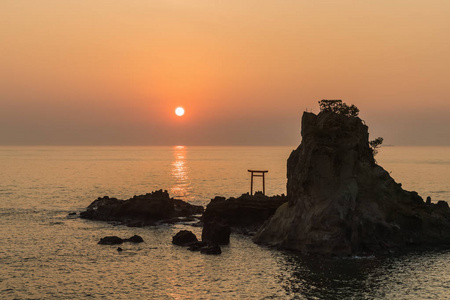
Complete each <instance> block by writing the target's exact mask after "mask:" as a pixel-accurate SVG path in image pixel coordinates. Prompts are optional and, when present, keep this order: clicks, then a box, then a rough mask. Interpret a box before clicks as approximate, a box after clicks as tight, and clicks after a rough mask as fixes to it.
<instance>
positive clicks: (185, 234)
mask: <svg viewBox="0 0 450 300" xmlns="http://www.w3.org/2000/svg"><path fill="white" fill-rule="evenodd" d="M194 242H198V239H197V236H196V235H195V234H194V233H193V232H192V231H189V230H181V231H179V232H178V233H177V234H175V235H174V236H173V237H172V244H174V245H178V246H185V245H187V244H192V243H194Z"/></svg>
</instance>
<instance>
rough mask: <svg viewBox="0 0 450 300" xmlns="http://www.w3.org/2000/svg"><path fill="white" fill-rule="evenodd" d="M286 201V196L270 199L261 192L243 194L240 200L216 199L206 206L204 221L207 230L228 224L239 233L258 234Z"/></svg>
mask: <svg viewBox="0 0 450 300" xmlns="http://www.w3.org/2000/svg"><path fill="white" fill-rule="evenodd" d="M286 201H287V198H286V196H284V195H281V196H272V197H268V196H265V195H263V194H262V193H260V192H257V193H256V194H255V195H249V194H243V195H242V196H240V197H238V198H233V197H231V198H229V199H226V198H224V197H215V198H214V199H212V200H211V202H210V203H209V204H208V205H207V206H206V210H205V212H204V213H203V217H202V220H203V223H204V226H205V227H206V228H208V227H210V226H214V223H221V224H228V225H229V226H231V227H232V228H233V229H235V231H238V232H241V231H242V232H252V231H254V232H256V230H257V229H258V228H259V227H260V226H261V225H262V224H263V223H264V221H266V220H267V219H268V218H270V216H272V215H273V214H274V213H275V211H276V210H277V208H278V207H279V206H280V205H281V204H283V203H285V202H286ZM207 230H208V229H207ZM213 230H214V229H213ZM206 235H208V233H207V234H206Z"/></svg>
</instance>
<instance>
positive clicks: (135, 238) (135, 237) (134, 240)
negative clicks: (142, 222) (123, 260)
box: [124, 235, 144, 244]
mask: <svg viewBox="0 0 450 300" xmlns="http://www.w3.org/2000/svg"><path fill="white" fill-rule="evenodd" d="M124 242H131V243H135V244H138V243H143V242H144V239H143V238H142V237H140V236H139V235H133V236H132V237H130V238H129V239H126V240H124Z"/></svg>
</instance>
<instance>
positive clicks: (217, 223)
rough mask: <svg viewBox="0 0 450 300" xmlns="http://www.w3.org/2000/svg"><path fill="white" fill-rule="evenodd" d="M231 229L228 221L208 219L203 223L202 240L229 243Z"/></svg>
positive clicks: (212, 242) (220, 243) (211, 242)
mask: <svg viewBox="0 0 450 300" xmlns="http://www.w3.org/2000/svg"><path fill="white" fill-rule="evenodd" d="M230 234H231V229H230V225H228V223H227V222H226V221H225V220H223V219H221V220H218V219H214V220H208V221H207V222H204V223H203V230H202V240H203V241H205V242H208V243H210V244H218V245H228V244H229V243H230Z"/></svg>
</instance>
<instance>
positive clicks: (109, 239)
mask: <svg viewBox="0 0 450 300" xmlns="http://www.w3.org/2000/svg"><path fill="white" fill-rule="evenodd" d="M122 243H123V240H122V239H121V238H120V237H117V236H105V237H104V238H101V239H100V241H99V242H98V244H100V245H120V244H122Z"/></svg>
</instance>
